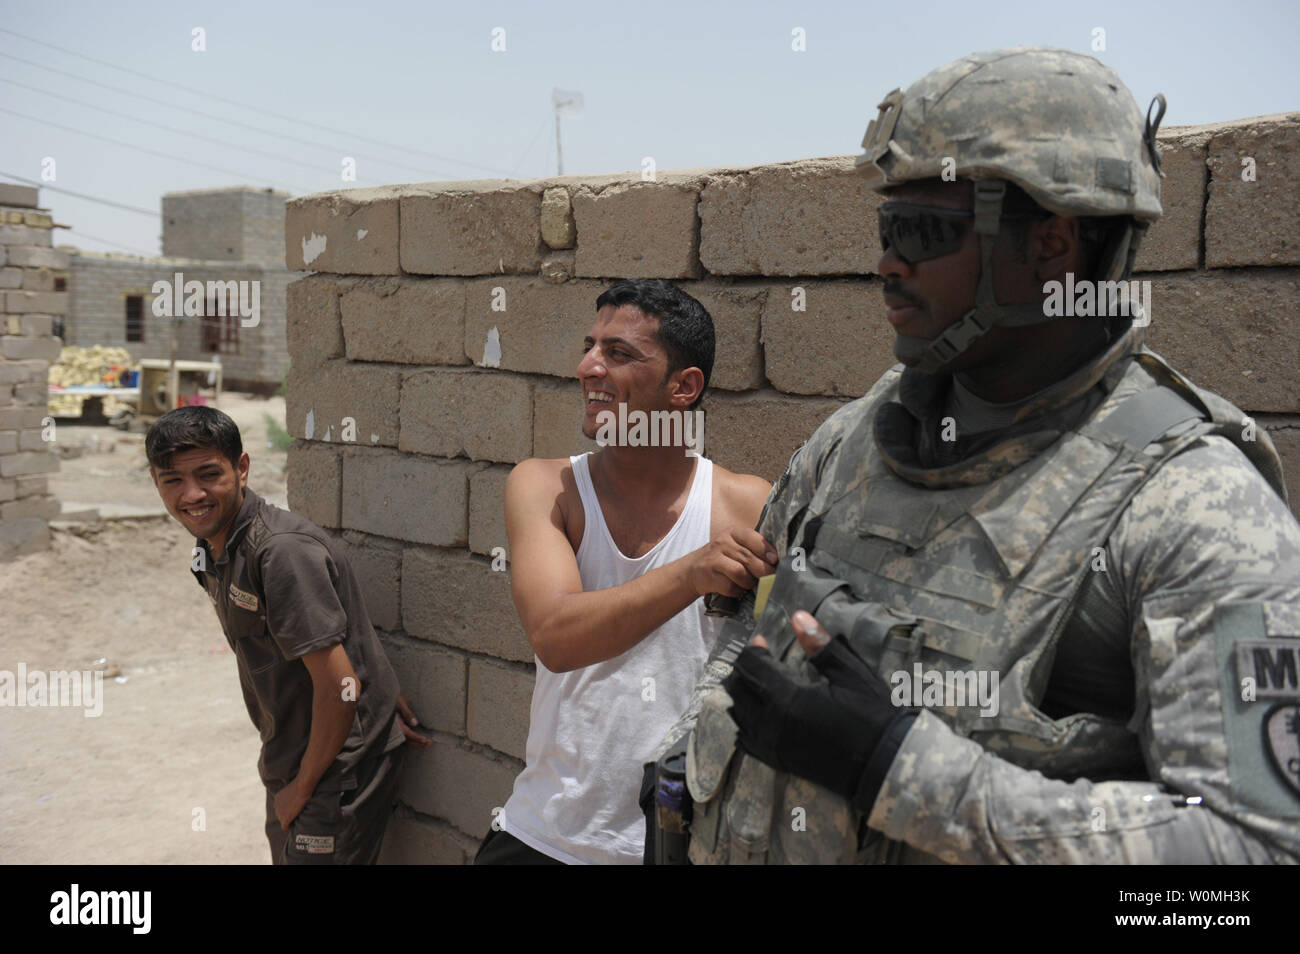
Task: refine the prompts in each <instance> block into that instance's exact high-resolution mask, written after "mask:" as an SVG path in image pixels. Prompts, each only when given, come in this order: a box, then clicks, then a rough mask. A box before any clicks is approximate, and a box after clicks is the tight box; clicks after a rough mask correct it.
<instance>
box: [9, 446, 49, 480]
mask: <svg viewBox="0 0 1300 954" xmlns="http://www.w3.org/2000/svg"><path fill="white" fill-rule="evenodd" d="M58 469H59V459H58V458H57V457H55V456H54V455H53V454H50V453H42V452H36V451H29V452H27V453H18V454H12V455H10V456H8V457H4V458H0V477H21V476H23V475H26V474H53V473H57V472H58Z"/></svg>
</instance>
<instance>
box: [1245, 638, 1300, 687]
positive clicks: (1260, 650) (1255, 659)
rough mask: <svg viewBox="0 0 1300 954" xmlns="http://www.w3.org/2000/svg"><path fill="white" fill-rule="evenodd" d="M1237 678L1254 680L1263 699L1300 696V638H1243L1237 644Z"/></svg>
mask: <svg viewBox="0 0 1300 954" xmlns="http://www.w3.org/2000/svg"><path fill="white" fill-rule="evenodd" d="M1233 648H1234V651H1235V652H1236V655H1237V681H1238V682H1241V681H1242V680H1243V679H1253V680H1254V688H1255V695H1256V697H1257V698H1260V699H1300V676H1298V673H1300V639H1287V638H1284V637H1276V638H1273V639H1243V640H1239V641H1238V642H1237V643H1236V644H1235V645H1234V647H1233Z"/></svg>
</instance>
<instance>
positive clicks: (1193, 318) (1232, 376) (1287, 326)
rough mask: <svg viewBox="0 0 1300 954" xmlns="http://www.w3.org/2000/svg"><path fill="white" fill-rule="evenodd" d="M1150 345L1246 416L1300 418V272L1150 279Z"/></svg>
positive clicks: (1243, 271)
mask: <svg viewBox="0 0 1300 954" xmlns="http://www.w3.org/2000/svg"><path fill="white" fill-rule="evenodd" d="M1136 278H1137V279H1138V280H1150V281H1151V325H1150V327H1149V328H1147V344H1148V345H1149V346H1150V347H1151V348H1152V349H1154V350H1155V351H1158V352H1159V353H1160V354H1162V355H1163V356H1164V357H1165V358H1167V359H1168V360H1169V361H1170V363H1171V364H1173V366H1174V367H1176V368H1177V369H1178V370H1179V371H1181V372H1182V373H1184V374H1186V375H1187V376H1188V377H1189V378H1191V380H1192V381H1194V382H1196V383H1197V384H1198V385H1200V386H1201V387H1204V388H1209V389H1210V390H1211V391H1217V392H1218V393H1219V394H1222V395H1223V396H1224V397H1225V398H1227V399H1228V400H1229V401H1232V402H1233V403H1234V404H1236V405H1237V406H1238V407H1240V408H1249V409H1251V410H1254V411H1264V412H1274V413H1281V414H1294V413H1296V412H1297V411H1300V337H1298V336H1297V335H1296V333H1295V319H1294V317H1293V315H1292V309H1291V308H1289V307H1287V306H1286V305H1284V304H1283V303H1285V302H1295V301H1297V300H1300V270H1297V269H1294V268H1287V269H1280V268H1269V269H1240V270H1234V271H1218V272H1196V273H1191V274H1179V275H1162V274H1159V273H1157V274H1155V275H1151V276H1147V275H1138V276H1136Z"/></svg>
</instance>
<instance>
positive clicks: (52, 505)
mask: <svg viewBox="0 0 1300 954" xmlns="http://www.w3.org/2000/svg"><path fill="white" fill-rule="evenodd" d="M62 509H63V508H62V507H61V506H60V504H59V502H58V501H57V500H55V499H54V498H53V497H49V496H39V497H27V498H24V499H22V500H11V501H9V502H8V503H4V504H0V520H5V521H9V520H22V519H24V518H25V517H38V518H40V519H41V520H53V519H55V518H56V517H58V515H59V511H60V510H62Z"/></svg>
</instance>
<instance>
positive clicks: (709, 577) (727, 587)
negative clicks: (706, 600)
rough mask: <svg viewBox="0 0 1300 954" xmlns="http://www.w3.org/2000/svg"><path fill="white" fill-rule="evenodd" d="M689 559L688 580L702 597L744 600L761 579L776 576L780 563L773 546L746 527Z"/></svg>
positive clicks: (722, 535) (706, 547) (719, 536)
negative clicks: (719, 595) (714, 595)
mask: <svg viewBox="0 0 1300 954" xmlns="http://www.w3.org/2000/svg"><path fill="white" fill-rule="evenodd" d="M686 559H687V560H689V561H690V562H689V564H688V565H687V567H686V573H687V579H688V580H689V581H690V585H691V588H692V589H694V590H695V592H696V593H697V594H699V595H700V596H708V595H709V594H710V593H721V594H722V595H723V596H740V595H741V594H742V593H744V592H745V590H751V589H753V588H754V585H755V584H756V583H757V582H758V579H759V577H762V576H767V575H768V574H769V573H774V572H775V571H776V565H777V562H778V558H777V555H776V551H775V550H774V549H772V544H770V543H768V542H767V540H765V539H764V538H763V535H762V534H760V533H759V532H758V531H757V530H750V529H748V528H745V527H733V528H732V529H730V530H727V531H726V532H724V533H721V534H719V535H718V536H717V537H716V538H715V539H713V540H710V541H709V542H708V543H707V544H705V545H704V546H702V547H700V548H699V549H698V550H696V551H694V552H693V553H691V555H690V556H689V557H687V558H686Z"/></svg>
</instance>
